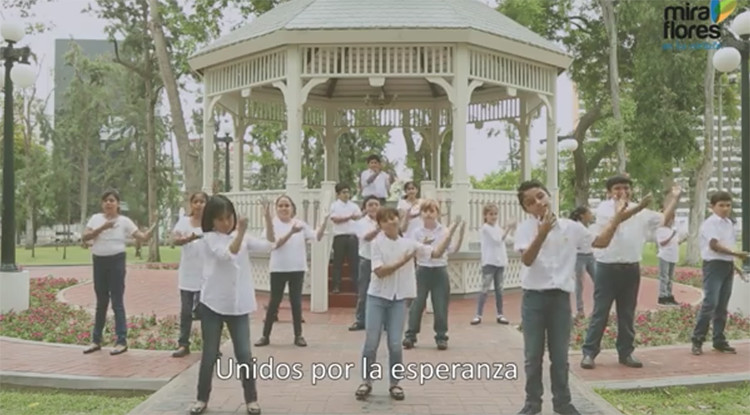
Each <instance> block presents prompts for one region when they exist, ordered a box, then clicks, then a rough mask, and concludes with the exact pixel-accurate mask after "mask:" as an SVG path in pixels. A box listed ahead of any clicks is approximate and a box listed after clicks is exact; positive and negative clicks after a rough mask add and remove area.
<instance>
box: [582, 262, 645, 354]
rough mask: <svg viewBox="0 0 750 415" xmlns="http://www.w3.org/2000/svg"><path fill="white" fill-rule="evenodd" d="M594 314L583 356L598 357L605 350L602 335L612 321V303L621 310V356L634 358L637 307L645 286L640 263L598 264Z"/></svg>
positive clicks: (619, 352)
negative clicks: (610, 316) (642, 288)
mask: <svg viewBox="0 0 750 415" xmlns="http://www.w3.org/2000/svg"><path fill="white" fill-rule="evenodd" d="M594 274H595V275H596V276H595V277H594V311H593V313H592V314H591V322H590V324H589V329H588V332H587V333H586V341H585V343H584V344H583V348H582V351H583V354H584V355H585V356H591V357H592V358H595V357H596V356H597V355H598V354H599V352H600V351H601V342H602V335H603V334H604V328H605V327H606V326H607V321H608V319H609V310H610V309H611V308H612V302H613V301H614V302H615V303H616V310H617V342H616V347H617V354H618V355H619V356H620V358H621V359H624V358H626V357H628V356H630V355H631V354H632V353H633V350H635V347H634V346H633V342H634V341H635V328H634V327H633V323H634V320H635V306H636V304H637V303H638V289H639V287H640V284H641V270H640V266H639V264H638V263H633V264H604V263H601V262H597V263H596V266H595V267H594Z"/></svg>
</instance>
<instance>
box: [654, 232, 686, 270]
mask: <svg viewBox="0 0 750 415" xmlns="http://www.w3.org/2000/svg"><path fill="white" fill-rule="evenodd" d="M672 233H674V236H672ZM670 237H672V239H669V238H670ZM667 239H669V242H668V243H667V244H666V245H662V242H666V240H667ZM656 246H657V247H658V248H659V253H658V254H657V255H656V256H657V257H659V258H661V259H663V260H665V261H667V262H672V263H676V262H677V260H679V259H680V235H679V233H678V232H677V229H675V228H674V227H671V228H670V227H667V226H660V227H659V229H657V230H656Z"/></svg>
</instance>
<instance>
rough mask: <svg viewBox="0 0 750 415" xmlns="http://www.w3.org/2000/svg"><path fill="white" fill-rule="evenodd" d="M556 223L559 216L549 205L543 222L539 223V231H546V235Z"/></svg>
mask: <svg viewBox="0 0 750 415" xmlns="http://www.w3.org/2000/svg"><path fill="white" fill-rule="evenodd" d="M556 224H557V216H555V213H554V212H552V209H550V208H549V206H547V212H546V213H545V214H544V218H543V219H542V223H541V224H540V225H539V232H541V233H544V234H545V235H546V234H548V233H549V232H550V231H551V230H552V228H554V227H555V225H556Z"/></svg>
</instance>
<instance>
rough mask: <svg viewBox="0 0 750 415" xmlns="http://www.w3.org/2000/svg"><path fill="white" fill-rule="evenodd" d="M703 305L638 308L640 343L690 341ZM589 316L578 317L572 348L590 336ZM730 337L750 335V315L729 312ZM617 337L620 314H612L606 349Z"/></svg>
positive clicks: (603, 344)
mask: <svg viewBox="0 0 750 415" xmlns="http://www.w3.org/2000/svg"><path fill="white" fill-rule="evenodd" d="M699 309H700V306H694V307H693V306H689V305H687V304H683V305H682V306H680V307H674V308H668V309H664V310H655V311H645V312H638V314H637V315H636V318H635V345H636V346H664V345H670V344H682V343H690V336H691V335H692V333H693V327H694V325H695V318H696V316H697V315H698V310H699ZM588 327H589V319H588V318H583V319H576V320H575V321H574V323H573V331H572V333H571V339H570V340H571V341H570V343H571V348H572V349H576V350H579V349H580V348H581V346H582V345H583V342H584V340H585V339H586V330H587V329H588ZM725 334H726V336H727V339H729V340H736V339H746V338H750V318H748V317H745V316H742V315H740V314H732V313H730V314H729V317H728V318H727V326H726V329H725ZM616 340H617V317H615V315H614V313H613V314H612V315H610V317H609V320H608V322H607V327H606V328H605V329H604V336H603V337H602V349H612V348H614V347H615V341H616Z"/></svg>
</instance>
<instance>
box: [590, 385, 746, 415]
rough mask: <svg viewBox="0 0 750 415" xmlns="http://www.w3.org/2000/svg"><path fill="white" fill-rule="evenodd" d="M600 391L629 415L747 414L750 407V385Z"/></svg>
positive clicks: (599, 391)
mask: <svg viewBox="0 0 750 415" xmlns="http://www.w3.org/2000/svg"><path fill="white" fill-rule="evenodd" d="M597 392H598V393H599V394H600V395H601V396H602V397H603V398H604V399H606V400H607V401H609V403H611V404H612V405H613V406H614V407H615V408H617V409H618V410H619V411H620V412H622V413H623V414H625V415H685V414H701V415H704V414H708V415H711V414H715V415H745V414H747V413H748V410H747V408H748V406H750V382H745V383H743V384H740V385H733V386H719V385H717V386H710V387H704V388H685V387H672V388H657V389H649V390H643V391H613V390H597Z"/></svg>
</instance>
